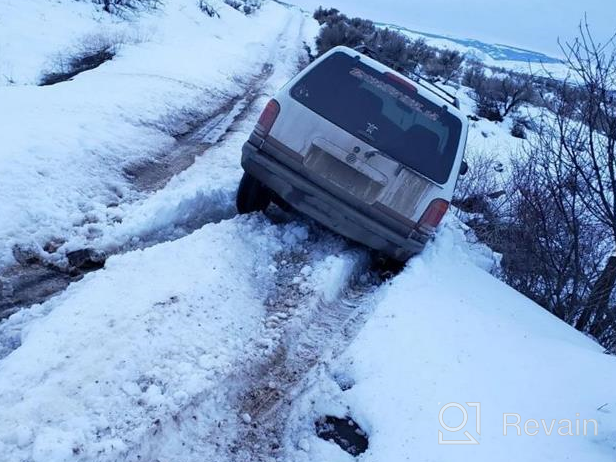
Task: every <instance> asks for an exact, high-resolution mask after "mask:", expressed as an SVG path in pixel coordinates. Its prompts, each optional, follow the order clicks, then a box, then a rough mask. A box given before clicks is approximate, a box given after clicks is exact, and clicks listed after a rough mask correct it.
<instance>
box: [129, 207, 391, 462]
mask: <svg viewBox="0 0 616 462" xmlns="http://www.w3.org/2000/svg"><path fill="white" fill-rule="evenodd" d="M285 215H286V214H284V213H282V212H281V213H280V215H279V216H274V217H272V218H273V219H274V220H276V219H278V220H280V221H282V222H284V219H285ZM307 239H308V240H307V241H306V242H305V243H304V244H303V249H302V250H300V251H297V250H295V251H292V252H286V251H283V252H281V253H280V254H279V255H278V256H277V257H276V260H277V268H276V270H275V273H274V274H275V280H274V283H273V287H274V288H273V290H272V291H271V293H270V294H269V296H268V297H267V300H266V302H265V308H266V317H265V318H264V320H263V328H262V331H261V333H260V334H259V335H258V336H257V337H255V338H254V339H253V342H252V347H249V348H248V349H247V351H246V353H245V355H246V356H245V361H244V362H243V364H239V365H238V366H237V367H236V368H235V369H234V370H233V372H232V373H231V375H230V376H228V377H226V378H224V379H223V380H222V382H221V385H220V386H219V387H218V388H217V390H215V391H213V392H212V391H210V392H209V393H208V394H207V395H203V396H197V397H195V398H194V399H193V400H192V402H191V404H190V405H189V406H187V407H186V408H184V409H183V410H182V411H181V412H180V413H178V414H176V415H173V416H169V418H168V419H167V420H166V421H165V422H159V424H158V425H157V426H156V428H155V429H153V431H151V432H150V437H149V438H145V439H144V441H143V442H142V444H141V445H139V447H134V448H131V449H130V451H128V453H127V454H126V457H125V458H124V459H123V460H126V461H130V462H133V461H138V460H182V461H183V462H188V461H195V462H197V461H202V460H221V461H222V460H225V461H227V460H233V461H260V460H264V461H265V460H268V457H271V456H272V455H277V450H279V449H280V447H279V445H278V441H279V438H280V436H281V435H282V433H283V430H284V425H283V424H282V422H284V420H285V418H284V414H285V412H286V410H287V408H286V405H287V401H289V400H292V398H293V390H294V388H295V387H296V386H297V385H298V384H299V383H301V381H302V380H303V379H304V378H305V376H306V375H307V374H308V373H309V372H310V370H311V369H312V368H313V367H314V366H315V365H316V364H318V363H319V361H320V360H321V359H322V358H324V357H325V356H327V355H328V352H330V351H333V350H335V351H337V350H338V349H341V348H343V347H344V346H346V344H347V343H348V342H349V341H350V340H351V339H352V338H353V337H354V335H355V332H356V331H357V330H358V328H359V326H361V325H362V324H363V321H364V318H365V316H366V315H367V313H368V312H369V309H368V308H369V303H367V302H368V301H369V300H370V297H371V293H372V291H373V290H374V289H375V287H376V286H377V285H378V283H379V282H380V278H379V276H378V274H377V273H376V272H374V271H373V270H372V269H371V268H370V264H371V260H370V257H369V256H368V253H367V252H366V251H365V250H363V249H357V248H354V247H349V244H348V243H347V242H346V241H344V240H342V239H341V238H339V237H337V236H334V235H332V234H331V233H329V232H327V231H323V230H320V229H318V228H317V229H313V230H312V231H311V232H310V233H309V234H308V236H307ZM294 247H296V246H294ZM333 255H336V256H333ZM265 270H266V269H264V271H265ZM269 270H271V268H270V269H269ZM216 408H218V409H224V413H223V414H222V415H221V414H220V413H216V412H214V411H213V409H216Z"/></svg>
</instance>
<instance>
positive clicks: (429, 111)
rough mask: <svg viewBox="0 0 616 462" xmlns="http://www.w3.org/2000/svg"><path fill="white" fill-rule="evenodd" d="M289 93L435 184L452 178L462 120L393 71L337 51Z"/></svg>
mask: <svg viewBox="0 0 616 462" xmlns="http://www.w3.org/2000/svg"><path fill="white" fill-rule="evenodd" d="M291 96H292V97H293V99H295V100H296V101H298V102H300V103H301V104H303V105H304V106H306V107H308V108H309V109H311V110H312V111H314V112H316V113H317V114H319V115H320V116H322V117H324V118H326V119H327V120H329V121H330V122H332V123H334V124H336V125H337V126H339V127H340V128H342V129H343V130H345V131H347V132H349V133H351V134H353V135H354V136H357V137H358V138H360V139H363V140H364V141H365V142H367V143H368V144H370V145H371V146H373V147H374V148H376V149H378V150H379V151H381V152H383V153H385V154H386V155H388V156H390V157H392V158H394V159H395V160H397V161H398V162H400V163H402V164H405V165H407V166H408V167H410V168H412V169H413V170H415V171H417V172H419V173H421V174H422V175H425V176H427V177H428V178H430V179H432V180H434V181H436V182H437V183H441V184H442V183H445V182H446V181H447V179H448V178H449V174H450V173H451V168H452V165H453V162H454V160H455V156H456V152H457V149H458V143H459V140H460V131H461V129H462V124H461V122H460V120H459V119H458V118H457V117H455V116H453V115H452V114H451V113H449V112H448V111H447V109H446V108H443V107H442V106H438V105H436V104H434V103H432V102H431V101H430V100H428V99H426V98H424V97H422V96H421V95H419V94H418V93H417V92H416V91H414V90H413V88H412V87H410V86H408V85H406V84H405V83H403V82H402V81H400V79H398V78H397V77H396V76H395V75H394V74H388V73H381V72H379V71H377V70H376V69H374V68H372V67H370V66H367V65H366V64H364V63H362V62H361V61H360V60H359V59H358V58H354V57H352V56H349V55H347V54H345V53H341V52H338V53H334V54H332V55H331V56H329V57H328V58H327V59H325V60H324V61H323V62H321V63H320V64H319V65H317V66H316V67H315V68H313V69H312V70H311V71H310V72H309V73H308V74H306V75H305V76H304V77H302V79H300V80H299V81H298V82H297V83H296V84H295V85H294V86H293V88H292V89H291Z"/></svg>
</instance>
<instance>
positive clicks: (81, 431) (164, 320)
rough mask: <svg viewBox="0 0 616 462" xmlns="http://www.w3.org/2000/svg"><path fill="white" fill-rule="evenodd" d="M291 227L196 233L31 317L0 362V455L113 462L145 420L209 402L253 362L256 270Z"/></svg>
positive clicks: (238, 224) (121, 260)
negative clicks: (225, 380)
mask: <svg viewBox="0 0 616 462" xmlns="http://www.w3.org/2000/svg"><path fill="white" fill-rule="evenodd" d="M293 226H295V225H289V226H287V227H285V226H282V227H276V226H273V225H268V224H267V223H265V222H264V220H263V218H258V217H253V218H248V219H244V218H237V219H234V220H231V221H226V222H222V223H219V224H217V225H207V226H205V227H203V228H202V229H201V230H199V231H196V232H195V233H193V234H191V235H190V236H187V237H185V238H183V239H180V240H177V241H174V242H168V243H164V244H161V245H158V246H155V247H152V248H149V249H146V250H143V251H135V252H131V253H128V254H125V255H122V256H118V257H113V258H111V259H109V260H108V261H107V263H106V266H105V269H104V270H103V271H101V272H98V273H96V274H92V275H90V276H87V277H86V278H85V279H84V280H83V281H81V282H80V283H78V284H73V285H72V286H71V287H70V288H69V289H67V290H66V291H65V292H64V293H63V294H62V295H61V296H59V297H56V298H55V299H52V300H51V301H49V302H47V303H46V304H45V305H42V306H36V307H34V308H32V310H34V311H37V310H39V311H42V312H44V313H47V314H46V315H45V316H42V317H40V318H39V319H38V320H36V321H34V322H31V323H29V324H28V325H27V328H26V329H24V330H23V331H22V333H21V339H20V342H21V346H20V347H19V348H17V350H15V351H14V352H13V353H12V354H10V355H9V356H8V357H6V358H5V359H4V360H2V362H1V363H0V396H2V400H3V405H2V408H1V409H0V421H1V422H2V424H1V425H0V446H2V449H3V450H2V453H3V454H5V456H7V457H8V456H9V455H10V457H9V459H8V460H33V461H37V462H38V461H41V462H43V461H45V462H52V461H54V462H55V461H61V460H67V455H71V454H72V451H74V450H78V451H79V457H80V460H95V459H96V460H117V458H118V456H119V454H122V452H123V451H125V450H126V449H128V448H129V447H131V446H135V445H137V444H139V443H140V442H141V440H142V439H143V438H144V437H145V436H146V435H147V433H148V432H149V431H150V429H151V427H152V425H154V422H155V421H156V420H168V419H171V418H172V416H174V415H176V414H177V413H178V412H179V411H180V410H181V409H182V408H184V407H185V406H186V405H187V404H189V402H190V400H192V399H194V398H195V397H197V396H199V395H200V394H208V393H210V392H211V393H214V390H215V388H216V386H217V383H219V382H220V380H221V376H223V377H224V376H226V375H228V374H230V373H231V372H232V371H233V370H235V369H236V368H237V367H238V363H239V362H240V361H246V360H248V358H251V357H254V356H257V355H258V354H259V350H258V349H256V348H255V347H254V345H253V341H254V338H256V336H258V335H259V332H260V331H261V325H262V323H261V318H262V317H263V316H264V314H265V313H264V307H263V301H264V298H265V296H266V295H267V293H268V290H269V289H270V286H271V284H272V283H273V282H272V280H271V279H270V278H269V277H268V274H267V273H263V272H262V271H260V268H263V267H266V266H268V265H270V264H272V262H273V255H274V254H275V253H276V252H278V251H280V250H281V249H282V246H283V245H284V246H286V247H288V244H286V243H283V241H282V237H283V236H284V235H285V234H286V233H287V231H291V230H292V229H291V228H292V227H293ZM298 242H299V241H298ZM231 244H232V245H231ZM238 274H241V275H242V278H241V280H238V279H237V278H236V277H235V275H238ZM51 443H53V444H51Z"/></svg>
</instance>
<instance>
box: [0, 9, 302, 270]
mask: <svg viewBox="0 0 616 462" xmlns="http://www.w3.org/2000/svg"><path fill="white" fill-rule="evenodd" d="M219 3H220V5H218V3H217V5H218V6H219V8H218V12H219V13H220V16H221V17H220V18H217V17H215V18H210V17H209V16H207V15H205V14H204V13H203V12H201V11H200V10H199V7H198V2H196V1H193V0H177V1H173V2H165V3H164V6H162V7H161V9H159V10H155V11H154V12H151V13H147V14H144V15H143V16H142V17H141V18H140V19H135V20H134V21H132V22H130V23H126V24H123V25H122V26H117V27H123V28H124V29H127V30H137V31H145V32H144V34H143V35H142V37H141V38H142V39H143V40H145V41H143V42H142V43H134V44H127V45H125V46H124V47H123V48H121V50H120V53H119V54H118V56H116V57H115V58H114V59H113V60H112V61H109V62H107V63H105V64H103V65H102V66H100V67H98V68H97V69H94V70H92V71H88V72H85V73H83V74H80V75H78V76H77V77H76V78H75V79H74V80H72V81H69V82H64V83H60V84H57V85H53V86H49V87H36V86H30V85H15V86H0V101H2V111H1V112H0V139H2V149H0V197H1V198H2V201H0V242H1V243H0V265H2V264H7V263H10V262H11V261H12V252H11V250H12V248H13V246H14V245H20V246H24V247H26V248H31V250H32V252H34V253H35V254H36V253H38V254H40V255H42V256H43V257H46V258H52V257H51V256H49V255H47V254H46V253H45V251H44V250H43V247H44V246H45V244H46V243H48V242H50V241H54V242H55V243H56V246H57V244H62V242H64V241H65V240H67V239H70V238H71V237H73V236H75V235H82V236H85V237H95V236H96V233H97V230H95V229H92V225H93V224H94V225H95V224H96V223H106V222H109V221H114V220H115V219H116V218H114V216H115V214H116V212H117V206H118V204H122V203H125V202H127V201H131V200H136V199H138V198H140V197H141V196H140V195H139V194H138V193H137V192H135V190H134V188H132V186H131V184H130V182H129V180H128V179H127V177H126V175H125V172H124V168H125V167H126V166H127V165H130V164H131V163H136V162H139V161H143V160H146V159H147V160H150V161H155V160H156V156H157V155H160V154H161V153H164V152H165V151H167V150H169V149H171V148H172V147H173V146H174V144H175V143H176V140H175V138H174V137H173V135H174V134H177V133H182V132H183V130H186V129H187V126H186V123H187V122H193V121H194V120H195V119H198V118H200V117H201V118H203V117H206V116H207V115H208V114H210V113H211V112H213V111H215V110H216V109H217V108H218V107H219V106H221V105H223V104H224V103H225V102H226V101H228V100H229V99H231V98H232V97H235V96H237V95H240V94H242V93H243V92H244V91H245V90H246V88H245V87H246V85H247V82H248V81H249V80H250V79H251V78H253V77H254V76H256V75H259V74H260V73H261V72H262V69H263V65H264V64H265V63H268V62H271V61H273V60H274V58H276V55H277V54H278V53H279V51H280V49H281V48H283V47H286V48H288V49H289V50H291V49H292V50H294V51H295V50H296V47H295V43H289V42H288V40H291V39H290V37H291V38H292V40H295V39H296V38H297V37H298V35H299V34H298V32H297V31H288V33H287V34H286V35H285V34H284V32H285V31H286V30H287V29H288V27H289V25H290V24H295V25H297V21H293V19H294V18H295V19H296V18H297V17H298V16H299V17H301V16H302V14H301V13H300V12H299V11H297V10H293V9H288V8H285V7H283V6H281V5H279V4H276V3H274V2H268V3H267V4H266V5H264V7H263V8H262V9H261V10H260V11H259V12H258V13H256V14H255V15H252V16H250V17H246V16H245V15H243V14H242V13H240V12H238V11H236V10H234V9H233V8H231V7H229V6H227V5H225V4H224V3H223V2H219ZM35 7H36V8H38V9H37V10H36V11H34V12H30V13H28V14H32V16H33V18H36V20H33V21H34V22H33V24H35V25H36V26H37V27H40V28H42V29H44V30H45V35H50V36H53V37H55V38H53V39H52V38H50V39H49V42H50V43H54V44H55V45H54V46H56V45H57V46H60V44H62V43H65V42H66V41H70V40H73V39H74V36H75V34H76V32H75V34H72V33H69V32H70V31H69V30H68V29H70V28H71V27H73V26H71V24H72V22H71V21H72V20H73V17H74V16H76V17H79V18H82V19H83V18H85V17H86V16H87V13H86V12H84V11H83V9H84V8H85V7H84V4H83V3H81V2H74V1H62V2H60V3H58V4H55V3H54V4H53V6H51V4H50V3H49V2H47V1H45V2H35V3H34V4H33V5H30V6H24V10H23V11H22V5H21V3H20V4H19V5H17V4H16V3H15V2H10V3H8V4H6V5H4V4H3V6H2V7H0V14H2V21H3V23H6V24H10V26H11V27H10V28H9V29H7V30H5V29H3V26H0V30H2V33H1V37H5V36H8V37H10V41H11V43H15V44H18V45H19V46H20V47H22V48H25V49H26V50H30V38H31V35H32V29H31V27H32V26H31V25H30V24H29V22H28V17H29V16H28V14H26V11H29V9H33V8H35ZM90 8H91V6H90ZM92 11H94V13H95V10H92ZM91 13H92V12H91ZM94 13H92V14H94ZM41 15H42V16H41ZM83 20H84V21H86V19H83ZM86 22H87V24H88V27H91V28H92V27H94V24H96V21H95V20H94V19H92V18H89V19H87V21H86ZM66 23H68V24H69V26H66ZM67 27H68V29H67ZM75 27H76V26H75ZM84 27H85V26H84ZM100 29H101V30H103V31H104V30H105V29H104V25H101V26H100ZM7 34H8V35H7ZM54 34H55V35H54ZM56 39H57V40H56ZM4 40H8V39H6V38H4ZM35 48H36V47H35V44H33V45H32V50H34V49H35ZM0 52H1V50H0ZM28 53H30V52H29V51H28V52H27V53H26V56H25V57H24V61H23V62H22V61H19V60H18V54H17V53H16V52H15V53H12V54H11V55H10V56H12V58H14V60H15V62H16V63H17V64H19V65H20V66H21V65H23V66H25V67H28V68H30V67H32V66H34V64H32V65H30V64H28V62H29V61H28V59H29V58H28V56H29V54H28ZM32 53H34V51H32ZM41 53H42V52H41ZM37 56H38V57H39V58H40V54H39V55H37ZM27 58H28V59H27ZM39 58H37V59H36V60H34V61H37V60H38V59H39ZM33 59H34V58H33ZM26 61H28V62H26ZM37 62H38V61H37ZM17 64H15V65H16V66H17ZM24 72H25V71H24ZM9 218H10V219H9ZM94 227H96V226H94Z"/></svg>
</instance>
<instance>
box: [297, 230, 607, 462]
mask: <svg viewBox="0 0 616 462" xmlns="http://www.w3.org/2000/svg"><path fill="white" fill-rule="evenodd" d="M492 263H493V262H492V261H491V259H490V258H489V255H486V254H485V253H484V252H481V251H478V249H476V248H475V249H473V248H471V247H469V245H468V244H467V243H466V241H465V237H464V234H463V232H462V230H461V229H460V226H459V225H457V224H455V223H453V222H452V223H450V224H449V225H447V226H445V227H444V228H443V229H441V232H440V235H439V236H438V238H437V240H436V242H435V243H434V245H432V246H431V247H430V248H429V249H427V250H426V251H425V252H424V253H423V254H422V255H421V256H420V257H418V258H416V259H413V261H412V262H411V263H410V264H409V265H408V266H407V268H406V269H405V270H404V271H403V272H402V274H400V275H399V276H398V277H396V278H395V279H394V280H392V281H391V282H390V283H389V284H386V285H384V286H383V287H382V288H381V289H380V291H378V292H377V293H376V294H375V297H378V298H379V300H380V301H379V303H378V306H377V307H376V309H375V310H374V313H373V315H372V316H371V317H370V319H369V321H368V322H367V323H366V325H365V326H364V328H363V329H362V331H361V332H360V333H359V335H358V337H357V338H356V339H355V340H354V341H353V343H352V344H351V345H350V347H349V348H348V350H347V351H345V353H344V354H342V355H341V356H340V357H339V358H337V359H336V360H334V361H331V362H330V363H328V364H327V365H324V366H323V367H322V368H321V369H319V370H317V371H315V374H314V377H313V378H312V379H311V381H310V382H308V383H309V386H308V387H307V389H306V391H305V394H304V395H303V398H302V400H299V401H298V402H297V404H296V405H295V409H294V411H293V413H292V418H291V424H290V426H289V431H288V434H287V438H288V441H287V443H288V444H289V446H290V447H295V448H296V449H295V452H294V457H293V460H299V461H309V460H330V461H350V460H353V459H352V458H351V457H350V456H349V455H348V454H346V453H345V452H343V451H342V450H340V448H339V447H338V446H336V445H335V444H333V443H330V442H325V441H322V440H320V439H318V438H317V437H316V436H314V422H315V421H316V420H318V419H319V418H320V417H321V416H323V415H333V416H337V417H340V418H345V417H352V418H353V419H354V420H355V421H356V422H357V423H358V424H359V425H360V426H361V427H362V428H363V430H364V431H366V432H367V433H368V435H369V441H370V445H369V448H368V451H367V452H366V453H365V455H363V456H362V458H361V460H365V461H382V460H396V461H397V460H425V461H446V460H465V461H466V460H469V461H471V460H472V461H495V460H498V461H500V460H523V461H526V462H531V461H537V462H542V461H546V460H570V461H579V462H583V461H590V460H592V461H606V462H607V461H612V460H614V455H615V446H616V402H615V395H614V387H613V384H614V383H615V381H616V358H614V357H613V356H608V355H606V354H603V350H602V349H601V348H600V347H599V346H598V345H596V344H595V343H594V342H592V341H591V340H589V339H587V338H586V337H584V336H583V335H582V334H580V333H579V332H577V331H575V330H574V329H573V328H572V327H570V326H568V325H566V324H565V323H563V322H562V321H560V320H558V319H557V318H555V317H553V316H552V315H551V314H549V313H547V312H546V311H545V310H543V309H542V308H540V307H539V306H537V305H536V304H534V303H533V302H531V301H530V300H528V299H526V298H525V297H524V296H522V295H520V294H519V293H517V292H516V291H514V290H512V289H511V288H509V287H508V286H506V285H505V284H503V283H501V282H499V281H497V280H496V279H494V278H493V277H492V276H490V275H489V274H488V273H487V272H486V271H485V270H484V268H489V266H490V265H491V264H492ZM340 378H343V380H342V381H341V379H340ZM341 384H342V385H343V388H344V390H343V389H341ZM448 403H458V404H460V405H462V406H464V408H466V412H467V415H468V419H469V420H468V423H467V425H466V426H465V427H464V428H463V429H460V430H459V431H457V432H454V433H451V432H448V431H446V429H444V428H443V427H442V426H441V424H440V423H439V412H440V410H441V409H442V408H443V407H444V406H445V405H446V404H448ZM466 403H480V409H481V412H480V434H479V433H478V432H477V431H476V417H475V416H476V415H477V414H476V410H475V409H476V408H474V407H471V406H469V405H468V404H466ZM506 413H509V414H519V415H520V417H521V424H520V428H521V433H522V435H521V436H518V435H517V432H516V428H515V427H512V426H511V427H508V428H507V429H506V430H507V436H503V428H504V427H503V416H504V414H506ZM443 416H444V417H443V419H444V423H445V424H446V425H447V426H449V427H457V426H458V425H459V424H461V423H462V421H463V414H462V411H460V410H459V409H456V408H453V407H452V408H449V409H448V410H446V411H445V412H444V414H443ZM530 419H534V420H536V421H537V423H538V427H537V426H535V427H533V426H532V424H530V426H529V427H528V429H529V431H530V432H531V433H534V432H535V430H538V431H537V435H535V436H529V435H527V434H526V433H525V430H524V423H525V422H526V421H528V420H530ZM542 419H543V421H545V423H546V426H547V428H548V430H549V429H550V427H551V426H552V421H553V420H555V423H554V425H553V427H552V432H551V435H549V436H548V435H546V433H547V432H546V431H545V430H544V428H543V426H542V425H543V424H542V422H541V420H542ZM591 419H594V420H595V421H596V422H597V425H598V434H597V436H595V435H594V427H593V424H589V426H588V428H589V429H590V430H589V432H588V435H587V436H584V435H578V434H579V433H581V432H583V421H584V420H587V421H590V420H591ZM561 420H569V421H571V422H572V428H571V433H572V434H573V435H574V436H571V435H567V436H561V435H559V434H558V431H559V429H561V432H562V433H565V432H567V431H569V430H567V429H566V428H565V429H562V428H563V426H566V425H567V424H566V422H561ZM516 421H517V418H516V417H514V416H510V417H509V418H508V422H509V423H513V422H516ZM576 421H577V422H578V423H579V425H580V427H579V429H578V430H576ZM439 431H442V432H443V439H444V440H446V441H451V440H462V441H464V440H469V438H468V437H467V436H466V435H464V431H468V432H469V433H470V434H471V436H472V437H473V438H475V439H476V441H477V442H478V444H477V445H449V444H439V443H438V441H439V439H438V432H439ZM306 448H309V449H308V450H306Z"/></svg>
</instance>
